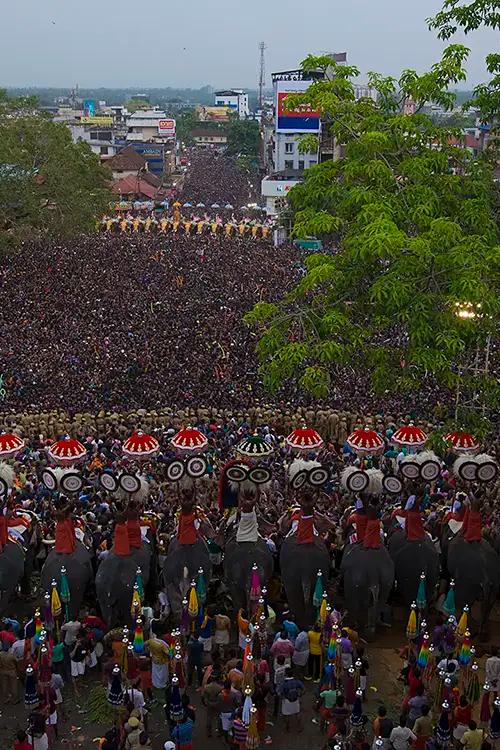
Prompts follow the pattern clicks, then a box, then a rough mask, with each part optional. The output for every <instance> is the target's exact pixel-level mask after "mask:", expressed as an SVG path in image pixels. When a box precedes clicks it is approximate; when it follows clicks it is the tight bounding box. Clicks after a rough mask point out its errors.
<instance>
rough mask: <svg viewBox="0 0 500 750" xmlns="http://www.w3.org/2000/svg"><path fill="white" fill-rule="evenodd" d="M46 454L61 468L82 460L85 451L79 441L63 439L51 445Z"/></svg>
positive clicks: (68, 438) (85, 453)
mask: <svg viewBox="0 0 500 750" xmlns="http://www.w3.org/2000/svg"><path fill="white" fill-rule="evenodd" d="M48 454H49V457H50V458H51V459H52V461H54V462H55V463H57V464H60V465H61V466H68V465H69V464H74V463H76V462H77V461H81V460H82V459H84V458H85V457H86V455H87V451H86V450H85V448H84V446H83V445H82V444H81V443H80V441H79V440H76V439H75V438H70V437H64V438H62V439H61V440H57V441H56V442H55V443H52V445H51V446H50V448H49V449H48Z"/></svg>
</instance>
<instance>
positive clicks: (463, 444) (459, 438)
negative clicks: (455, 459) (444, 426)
mask: <svg viewBox="0 0 500 750" xmlns="http://www.w3.org/2000/svg"><path fill="white" fill-rule="evenodd" d="M444 439H445V441H446V442H447V443H450V444H451V447H452V448H453V450H454V451H455V453H473V452H474V451H477V450H478V448H479V443H478V442H477V440H476V438H475V437H474V435H469V433H468V432H461V431H460V430H458V431H457V432H449V433H448V434H447V435H445V436H444Z"/></svg>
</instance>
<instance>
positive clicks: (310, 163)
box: [309, 159, 318, 167]
mask: <svg viewBox="0 0 500 750" xmlns="http://www.w3.org/2000/svg"><path fill="white" fill-rule="evenodd" d="M317 163H318V162H317V161H316V159H309V166H310V167H313V166H314V165H315V164H317Z"/></svg>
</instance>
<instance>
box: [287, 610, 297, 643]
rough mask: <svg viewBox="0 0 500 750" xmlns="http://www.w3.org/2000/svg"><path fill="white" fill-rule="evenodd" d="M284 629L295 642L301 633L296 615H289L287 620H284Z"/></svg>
mask: <svg viewBox="0 0 500 750" xmlns="http://www.w3.org/2000/svg"><path fill="white" fill-rule="evenodd" d="M283 630H286V634H287V636H288V638H289V640H290V641H291V642H292V643H295V639H296V638H297V636H298V634H299V629H298V627H297V625H296V624H295V617H294V615H289V617H287V619H286V620H283Z"/></svg>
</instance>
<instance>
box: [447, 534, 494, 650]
mask: <svg viewBox="0 0 500 750" xmlns="http://www.w3.org/2000/svg"><path fill="white" fill-rule="evenodd" d="M447 564H448V571H449V573H450V576H451V577H452V578H453V579H454V581H455V601H456V606H457V610H460V609H463V607H464V606H465V605H466V604H468V605H469V607H470V617H469V620H470V625H469V628H470V630H471V632H472V634H473V635H474V634H480V635H482V634H484V633H485V631H486V627H487V623H488V619H489V616H490V613H491V610H492V608H493V605H494V604H495V601H496V597H497V595H498V591H499V587H500V556H499V554H498V552H496V550H495V549H494V548H493V547H492V546H491V544H490V543H489V542H487V541H486V540H485V539H481V540H480V541H472V542H469V541H467V539H466V538H465V536H462V535H458V536H456V537H455V539H453V540H452V541H451V542H450V545H449V548H448V558H447ZM475 604H477V605H479V615H478V616H474V615H475V612H476V611H477V610H476V607H474V605H475Z"/></svg>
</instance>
